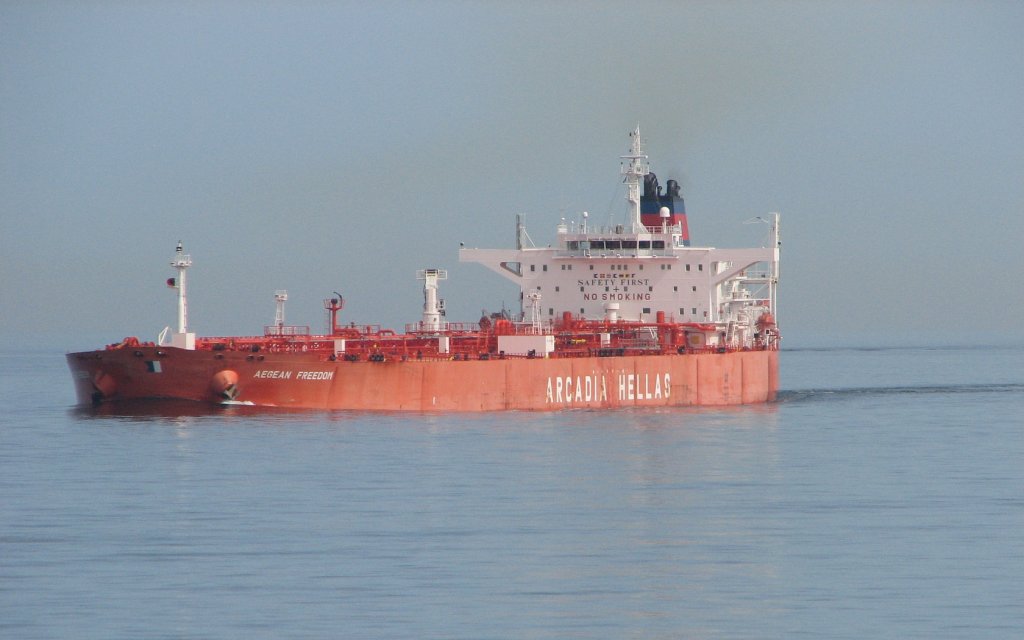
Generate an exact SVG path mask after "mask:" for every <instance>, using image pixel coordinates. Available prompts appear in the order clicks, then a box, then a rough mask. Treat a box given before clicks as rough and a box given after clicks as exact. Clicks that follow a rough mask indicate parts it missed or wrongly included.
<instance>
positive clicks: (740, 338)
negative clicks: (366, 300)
mask: <svg viewBox="0 0 1024 640" xmlns="http://www.w3.org/2000/svg"><path fill="white" fill-rule="evenodd" d="M630 138H631V143H630V147H629V151H628V152H627V154H626V155H623V156H621V174H622V177H623V182H624V184H625V187H626V200H627V203H628V208H627V211H626V212H625V214H626V215H625V218H626V219H625V220H624V221H623V222H622V223H621V224H607V225H604V226H600V225H594V224H592V223H591V221H590V220H589V215H588V214H587V213H586V212H583V213H582V214H581V215H580V216H579V217H578V218H577V219H576V220H574V221H572V222H568V223H567V222H565V219H564V218H563V219H562V221H561V222H560V223H559V224H557V227H556V230H555V233H556V237H557V239H556V242H554V243H552V244H551V245H548V246H544V247H537V246H533V243H532V241H530V239H529V235H528V234H527V232H526V230H525V228H524V225H523V224H522V221H521V219H520V218H519V217H517V218H516V238H515V248H513V249H471V248H465V247H463V248H461V249H460V251H459V260H460V262H468V263H476V264H479V265H482V266H484V267H486V268H488V269H490V270H492V271H493V272H495V273H496V274H498V275H500V276H502V277H504V278H508V279H509V280H512V281H513V282H515V283H516V284H517V285H518V287H519V290H520V296H519V298H520V303H519V309H518V310H503V311H501V312H499V313H493V314H487V313H485V314H483V315H482V317H481V318H480V319H479V321H477V322H467V323H456V322H448V321H447V319H446V316H445V307H444V301H443V300H442V299H441V298H440V297H439V296H438V287H439V284H440V282H442V281H444V280H446V279H447V272H446V271H445V270H444V269H423V270H421V271H419V272H418V273H417V277H418V278H419V279H420V280H422V281H423V296H424V303H423V311H422V316H421V318H420V319H419V320H418V321H416V322H414V323H410V324H408V325H406V326H405V328H404V330H403V331H401V332H397V331H394V330H389V329H383V328H381V327H380V326H379V325H361V324H356V323H354V322H348V323H346V322H344V321H342V319H341V311H342V309H343V307H344V300H343V298H342V297H341V295H340V294H335V295H333V296H331V297H329V298H327V299H326V300H325V301H324V309H325V314H326V317H327V322H326V324H327V326H326V328H325V329H324V331H323V333H319V334H317V333H314V332H312V331H310V329H309V327H303V326H292V325H287V324H285V321H284V305H285V302H286V300H287V292H286V291H278V292H276V293H275V298H276V300H277V315H276V317H275V322H274V324H273V325H267V326H264V327H263V333H262V335H251V336H227V337H224V336H222V337H198V336H196V334H195V333H193V332H192V331H190V330H189V326H188V317H187V308H188V305H187V291H186V270H187V269H188V268H189V267H190V266H191V264H192V259H191V256H190V255H188V254H187V253H185V251H184V248H183V247H182V245H181V243H180V242H179V243H178V246H177V249H176V252H175V254H174V257H173V259H172V260H171V266H172V267H173V268H174V269H175V271H176V277H174V278H171V279H169V280H168V285H169V286H172V287H173V288H175V289H176V290H177V299H178V318H177V331H174V332H173V333H172V332H171V331H170V328H169V327H168V328H165V329H164V331H163V332H162V333H161V334H160V335H159V337H158V338H157V339H156V340H155V341H152V342H150V341H142V340H139V339H138V338H136V337H128V338H124V339H123V340H121V341H119V342H116V343H113V344H109V345H107V346H106V347H104V348H101V349H96V350H93V351H81V352H74V353H69V354H67V356H66V357H67V362H68V366H69V367H70V369H71V374H72V379H73V381H74V385H75V392H76V396H77V399H78V402H79V403H80V404H86V405H87V404H103V403H116V402H122V401H130V400H139V399H178V400H190V401H195V402H197V403H209V404H224V405H237V404H242V405H254V406H264V407H291V408H309V409H324V410H334V409H339V410H357V411H499V410H542V411H543V410H548V411H550V410H563V409H581V408H591V409H605V408H619V407H623V408H625V407H677V406H716V405H734V404H752V403H764V402H771V401H773V400H774V399H775V397H776V393H777V390H778V371H779V363H778V354H779V341H780V334H779V329H778V325H777V322H776V315H777V314H776V292H777V285H778V278H779V251H780V249H779V247H780V241H779V215H778V214H777V213H772V214H769V215H768V217H767V218H761V217H758V218H755V219H754V220H752V222H764V223H767V224H768V225H769V228H770V233H769V236H768V240H767V241H766V242H765V243H764V245H765V246H762V247H760V248H744V249H716V248H713V247H698V246H693V245H692V244H691V241H690V233H689V225H688V223H687V217H686V209H685V205H684V201H683V198H682V196H681V194H680V188H679V184H678V183H677V182H676V181H675V180H668V181H667V182H666V184H665V186H664V187H662V186H661V185H660V184H659V182H658V178H657V176H656V175H655V174H654V173H652V172H651V170H650V165H649V163H648V157H647V155H646V154H645V152H644V148H643V143H642V141H641V138H640V132H639V128H637V129H635V130H634V131H632V132H631V134H630Z"/></svg>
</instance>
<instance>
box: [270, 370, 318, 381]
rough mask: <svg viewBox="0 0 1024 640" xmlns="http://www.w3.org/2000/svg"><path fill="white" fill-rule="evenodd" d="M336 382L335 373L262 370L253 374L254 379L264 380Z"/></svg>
mask: <svg viewBox="0 0 1024 640" xmlns="http://www.w3.org/2000/svg"><path fill="white" fill-rule="evenodd" d="M293 376H294V378H295V379H296V380H334V372H333V371H282V370H280V369H260V370H259V371H257V372H256V373H254V374H252V377H253V378H261V379H264V380H291V379H292V377H293Z"/></svg>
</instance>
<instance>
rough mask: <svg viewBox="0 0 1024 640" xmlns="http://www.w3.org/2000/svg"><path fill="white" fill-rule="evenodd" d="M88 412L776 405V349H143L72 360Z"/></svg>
mask: <svg viewBox="0 0 1024 640" xmlns="http://www.w3.org/2000/svg"><path fill="white" fill-rule="evenodd" d="M67 361H68V365H69V367H70V368H71V371H72V376H73V379H74V383H75V391H76V394H77V396H78V401H79V402H80V403H83V404H89V403H101V402H111V401H114V402H116V401H120V400H137V399H149V398H166V399H181V400H191V401H196V402H202V403H214V404H216V403H225V402H230V403H241V404H247V405H248V404H251V405H255V406H266V407H291V408H308V409H342V410H356V411H453V412H455V411H499V410H540V411H545V410H547V411H550V410H560V409H569V408H617V407H685V406H722V405H739V404H753V403H762V402H770V401H773V400H774V399H775V397H776V393H777V391H778V351H777V350H753V351H728V352H725V353H683V354H659V355H625V356H612V357H576V358H557V357H555V358H539V357H538V358H509V359H499V358H494V359H488V360H433V359H431V360H416V359H408V360H399V359H389V360H385V361H383V362H376V361H366V360H360V361H357V362H350V361H346V360H342V359H338V360H332V359H329V358H324V357H323V356H322V355H321V354H315V353H265V354H264V353H258V354H256V353H246V352H242V351H230V350H228V351H219V352H218V351H209V350H186V349H177V348H173V347H157V346H138V347H134V348H132V347H128V348H118V349H106V350H97V351H85V352H79V353H70V354H68V355H67Z"/></svg>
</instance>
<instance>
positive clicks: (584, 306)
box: [459, 130, 780, 347]
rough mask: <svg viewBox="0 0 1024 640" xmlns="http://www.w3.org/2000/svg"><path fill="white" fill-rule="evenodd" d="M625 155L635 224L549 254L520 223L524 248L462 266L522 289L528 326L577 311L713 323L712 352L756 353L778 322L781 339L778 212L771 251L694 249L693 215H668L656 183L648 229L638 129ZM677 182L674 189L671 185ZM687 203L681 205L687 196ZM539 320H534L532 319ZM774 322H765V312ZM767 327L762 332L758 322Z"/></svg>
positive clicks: (570, 237)
mask: <svg viewBox="0 0 1024 640" xmlns="http://www.w3.org/2000/svg"><path fill="white" fill-rule="evenodd" d="M632 138H633V140H632V148H631V151H630V154H629V155H626V156H623V159H624V160H625V161H627V162H626V163H624V166H623V170H622V173H623V175H625V176H626V179H625V182H626V185H627V191H628V193H627V200H628V201H629V204H630V211H629V218H630V220H629V221H628V223H627V224H623V225H612V226H610V227H598V228H595V227H593V225H590V224H588V223H587V215H586V214H585V213H584V214H583V215H582V218H583V221H582V223H581V224H580V225H566V224H565V223H564V222H562V223H561V224H559V225H558V226H557V228H556V236H557V239H556V242H555V243H554V244H553V245H552V246H549V247H527V246H523V243H522V242H521V238H523V237H524V236H525V235H526V234H525V233H524V232H523V230H522V228H521V225H517V227H519V228H517V246H518V248H517V249H508V250H503V249H466V248H463V249H461V250H460V252H459V260H460V262H475V263H479V264H482V265H483V266H485V267H487V268H489V269H491V270H492V271H494V272H496V273H498V274H500V275H502V276H503V277H505V278H508V279H509V280H511V281H513V282H515V283H516V284H517V285H518V286H519V288H520V302H521V308H520V313H521V315H520V320H525V319H527V317H524V315H528V319H529V320H531V322H536V320H535V318H534V317H533V314H534V313H536V311H535V310H536V309H537V305H538V303H537V301H538V300H539V307H540V308H539V315H540V319H541V321H544V322H547V323H548V324H551V323H552V322H553V321H555V320H556V319H559V320H560V319H561V318H562V316H563V314H566V313H569V314H571V315H572V316H573V317H574V318H581V319H587V320H608V321H611V322H616V321H618V320H624V321H640V322H664V321H668V322H686V323H695V324H701V325H706V326H707V327H708V329H711V327H712V326H713V331H708V332H707V335H708V346H712V345H722V346H731V347H744V346H753V345H754V344H755V342H756V341H757V340H758V339H759V338H760V339H761V340H763V339H764V338H765V337H764V336H763V335H759V334H763V328H764V326H765V323H766V321H768V320H771V331H772V332H774V322H775V321H774V315H775V308H776V285H777V282H778V273H779V247H780V241H779V214H777V213H772V214H770V215H769V216H768V219H767V220H765V219H761V221H764V222H768V223H769V224H770V225H771V233H770V236H769V238H770V239H769V241H768V244H769V246H765V247H760V248H751V249H716V248H714V247H694V246H688V245H689V238H688V231H687V230H686V219H685V212H680V213H678V214H672V215H673V216H674V217H673V218H671V220H672V221H673V223H672V224H669V220H670V218H669V214H668V212H667V210H666V209H665V208H661V209H660V210H659V209H658V207H657V204H658V202H659V200H658V198H659V197H660V198H662V200H664V198H665V197H667V196H664V195H660V196H659V194H660V189H659V188H658V187H657V182H656V178H653V174H647V175H649V176H650V177H651V178H652V180H651V186H650V189H651V191H652V192H657V193H650V194H646V193H645V195H644V198H645V199H646V200H648V202H647V204H648V205H649V206H648V208H650V207H652V206H653V207H655V208H654V214H653V216H652V215H649V214H648V215H646V217H645V219H644V221H645V222H646V224H645V223H644V222H641V215H640V197H639V186H638V185H639V181H640V178H641V177H643V176H642V175H641V173H640V172H641V171H643V172H647V171H649V169H648V167H647V163H646V156H644V155H643V153H642V147H641V143H640V136H639V131H638V130H637V131H634V132H633V134H632ZM670 184H671V183H670ZM679 203H680V204H681V198H679ZM528 312H531V313H528ZM766 313H767V314H770V315H769V316H765V314H766ZM759 319H760V320H761V327H759V326H758V320H759Z"/></svg>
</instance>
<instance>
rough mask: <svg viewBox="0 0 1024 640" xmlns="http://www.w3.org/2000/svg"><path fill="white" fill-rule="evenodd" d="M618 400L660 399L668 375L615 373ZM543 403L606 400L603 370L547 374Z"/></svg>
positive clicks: (667, 390)
mask: <svg viewBox="0 0 1024 640" xmlns="http://www.w3.org/2000/svg"><path fill="white" fill-rule="evenodd" d="M617 378H618V379H617V382H618V391H619V394H618V399H619V402H625V401H630V402H635V401H638V400H664V399H667V398H668V397H669V395H670V393H671V382H672V378H671V377H670V376H669V374H668V373H662V374H657V373H654V374H651V373H643V374H639V373H625V372H622V373H619V374H618V376H617ZM544 401H545V402H546V403H547V404H565V405H573V404H580V405H583V404H587V403H592V402H602V403H603V402H607V401H608V381H607V380H606V379H605V376H604V374H597V373H595V374H593V375H589V376H576V377H575V378H574V377H572V376H564V377H563V376H548V381H547V388H546V390H545V393H544Z"/></svg>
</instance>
